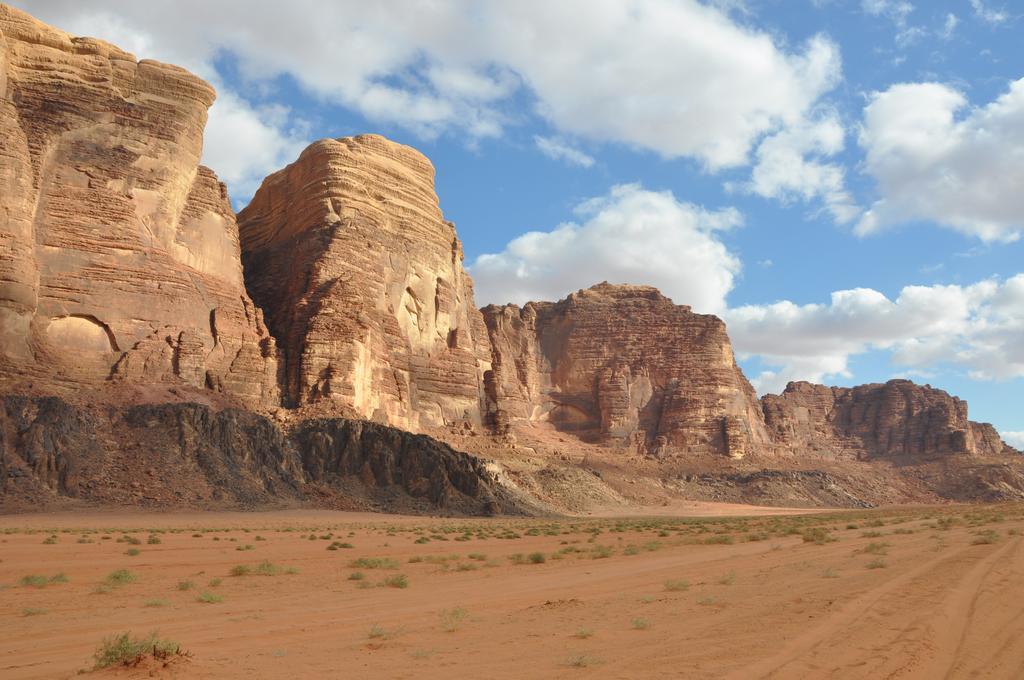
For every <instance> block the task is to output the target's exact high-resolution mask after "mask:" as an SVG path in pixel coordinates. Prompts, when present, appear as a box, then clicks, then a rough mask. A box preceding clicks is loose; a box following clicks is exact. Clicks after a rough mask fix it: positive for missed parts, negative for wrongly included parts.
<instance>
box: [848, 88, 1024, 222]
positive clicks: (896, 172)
mask: <svg viewBox="0 0 1024 680" xmlns="http://www.w3.org/2000/svg"><path fill="white" fill-rule="evenodd" d="M965 107H967V100H966V98H965V97H964V96H963V95H962V94H961V93H960V92H958V91H956V90H954V89H952V88H950V87H948V86H946V85H942V84H938V83H910V84H900V85H894V86H892V87H890V88H889V89H888V90H886V91H885V92H881V93H876V94H874V95H873V97H872V99H871V102H870V103H869V104H868V106H867V107H866V108H865V110H864V122H863V126H862V128H861V131H860V145H861V146H862V147H863V148H864V150H865V152H866V154H867V158H866V163H865V167H866V171H867V173H868V174H870V175H871V176H872V177H873V178H874V179H875V180H876V182H877V185H878V191H879V193H880V195H881V198H879V200H877V201H876V202H875V203H874V205H872V206H871V208H870V210H868V211H867V212H866V213H865V214H864V215H863V216H862V218H861V220H860V222H859V223H858V224H857V227H856V231H857V233H858V234H861V235H864V234H870V233H873V232H876V231H879V230H881V229H883V228H885V227H888V226H891V225H895V224H899V223H902V222H909V221H913V220H932V221H935V222H937V223H939V224H941V225H945V226H947V227H949V228H952V229H955V230H957V231H960V232H962V233H964V234H968V235H972V236H976V237H978V238H980V239H982V240H984V241H1013V240H1016V239H1017V238H1019V236H1020V232H1021V229H1022V228H1024V192H1022V191H1021V190H1020V188H1021V186H1024V163H1021V161H1020V159H1021V157H1022V156H1024V124H1022V121H1024V79H1021V80H1018V81H1015V82H1012V83H1011V84H1010V87H1009V89H1008V91H1007V92H1006V93H1005V94H1003V95H1002V96H1000V97H999V98H998V99H996V100H995V101H993V102H991V103H989V104H988V105H986V106H983V107H980V108H966V110H965Z"/></svg>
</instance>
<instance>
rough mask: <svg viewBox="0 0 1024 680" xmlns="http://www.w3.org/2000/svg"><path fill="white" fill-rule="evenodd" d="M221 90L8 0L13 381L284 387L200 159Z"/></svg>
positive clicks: (3, 284) (4, 260)
mask: <svg viewBox="0 0 1024 680" xmlns="http://www.w3.org/2000/svg"><path fill="white" fill-rule="evenodd" d="M213 100H214V91H213V89H212V88H211V87H210V86H209V85H207V84H206V83H205V82H203V81H202V80H200V79H199V78H197V77H195V76H193V75H191V74H190V73H188V72H186V71H184V70H182V69H180V68H177V67H175V66H168V65H166V64H159V63H156V62H152V61H145V60H144V61H140V62H139V61H136V60H135V57H133V56H132V55H131V54H128V53H127V52H124V51H122V50H120V49H118V48H116V47H114V46H112V45H109V44H107V43H105V42H101V41H98V40H94V39H91V38H73V37H71V36H69V35H67V34H66V33H64V32H62V31H59V30H57V29H54V28H51V27H49V26H46V25H45V24H42V23H40V22H38V21H36V20H35V19H33V18H32V17H30V16H28V15H27V14H24V13H23V12H20V11H18V10H15V9H13V8H11V7H9V6H7V5H2V4H0V197H2V201H3V210H0V387H7V388H9V387H10V386H12V385H15V384H16V385H19V386H22V387H23V386H24V385H25V384H27V383H31V384H32V385H33V386H34V387H35V388H36V389H37V390H51V391H52V390H65V391H66V390H67V388H69V387H75V386H79V385H82V384H91V383H98V382H104V381H107V380H108V379H110V378H115V379H118V380H125V381H130V382H132V383H168V382H171V383H183V384H187V385H192V386H195V387H204V386H208V387H212V388H215V389H218V390H223V391H225V392H227V393H229V394H232V395H235V396H237V397H239V398H240V399H241V400H242V401H243V402H245V403H247V404H250V405H253V406H258V405H270V404H276V403H277V401H278V392H277V377H276V371H277V368H276V351H275V348H274V341H273V338H271V337H270V336H269V334H267V332H266V330H265V329H264V327H263V323H262V321H261V318H260V311H259V310H258V309H257V308H256V307H255V306H254V305H253V304H252V302H251V301H250V300H249V298H248V296H247V295H246V292H245V287H244V283H243V279H242V268H241V264H240V261H239V245H238V234H237V227H236V224H235V218H234V213H233V212H232V210H231V207H230V204H229V202H228V199H227V192H226V190H225V187H224V185H223V184H221V183H220V182H219V181H218V180H217V178H216V176H215V175H214V174H213V172H212V171H210V170H208V169H207V168H204V167H200V166H199V164H198V163H199V156H200V152H201V150H202V135H203V126H204V125H205V122H206V111H207V109H208V107H209V106H210V104H211V103H212V102H213Z"/></svg>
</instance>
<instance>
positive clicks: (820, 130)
mask: <svg viewBox="0 0 1024 680" xmlns="http://www.w3.org/2000/svg"><path fill="white" fill-rule="evenodd" d="M844 135H845V133H844V130H843V126H842V125H841V124H840V122H839V119H838V117H837V116H836V115H835V114H834V113H831V112H829V113H828V114H826V115H824V116H822V117H820V118H819V119H818V120H815V121H803V122H801V123H799V124H797V125H794V126H792V127H789V128H787V129H785V130H782V131H780V132H777V133H776V134H774V135H772V136H770V137H767V138H766V139H765V140H764V141H763V142H761V144H760V146H758V149H757V154H756V164H755V166H754V170H753V173H752V174H751V179H750V182H749V183H748V184H747V185H746V187H745V188H746V190H747V191H749V192H752V193H755V194H757V195H759V196H764V197H770V198H776V199H780V200H782V201H784V202H788V201H791V200H794V199H799V200H803V201H810V200H812V199H816V198H818V199H822V200H823V202H824V204H825V207H826V208H827V209H828V211H829V212H830V213H831V214H832V217H833V219H834V220H835V221H836V222H839V223H846V222H850V221H852V220H853V219H854V218H856V217H857V215H858V214H859V213H860V209H859V208H858V207H857V206H856V204H855V202H854V200H853V198H852V197H851V196H850V194H849V193H848V192H847V190H846V187H845V171H844V170H843V167H842V166H841V165H839V164H837V163H829V162H825V161H824V159H825V158H827V157H830V156H834V155H835V154H837V153H839V152H840V151H842V149H843V137H844Z"/></svg>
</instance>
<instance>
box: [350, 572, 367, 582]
mask: <svg viewBox="0 0 1024 680" xmlns="http://www.w3.org/2000/svg"><path fill="white" fill-rule="evenodd" d="M364 578H366V574H364V573H363V572H361V571H353V572H352V573H351V574H349V575H348V580H349V581H362V580H363V579H364Z"/></svg>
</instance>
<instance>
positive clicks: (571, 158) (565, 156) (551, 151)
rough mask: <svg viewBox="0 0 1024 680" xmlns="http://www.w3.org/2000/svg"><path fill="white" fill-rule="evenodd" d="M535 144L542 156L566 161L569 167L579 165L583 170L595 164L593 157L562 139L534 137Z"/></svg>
mask: <svg viewBox="0 0 1024 680" xmlns="http://www.w3.org/2000/svg"><path fill="white" fill-rule="evenodd" d="M533 143H534V144H536V145H537V148H538V149H540V152H541V153H542V154H544V155H545V156H547V157H548V158H551V159H553V160H556V161H564V162H566V163H568V164H569V165H578V166H579V167H581V168H589V167H591V166H592V165H593V164H594V159H593V158H592V157H591V156H588V155H587V154H585V153H583V152H582V151H580V150H579V149H577V148H576V147H574V146H572V145H571V144H569V142H567V141H565V140H564V139H562V138H561V137H542V136H540V135H534V137H533Z"/></svg>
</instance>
